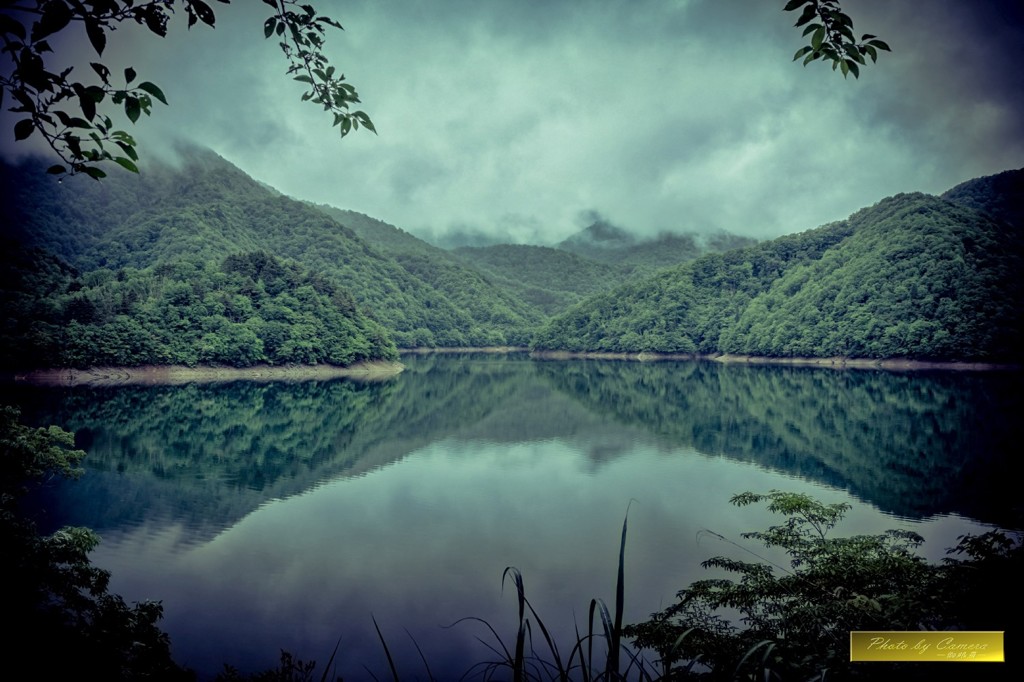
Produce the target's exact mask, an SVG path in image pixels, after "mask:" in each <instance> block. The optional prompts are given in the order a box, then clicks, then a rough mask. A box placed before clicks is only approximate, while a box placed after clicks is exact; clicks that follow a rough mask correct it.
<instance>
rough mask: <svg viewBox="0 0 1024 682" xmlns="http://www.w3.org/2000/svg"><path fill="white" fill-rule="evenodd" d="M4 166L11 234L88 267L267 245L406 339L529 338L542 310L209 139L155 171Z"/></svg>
mask: <svg viewBox="0 0 1024 682" xmlns="http://www.w3.org/2000/svg"><path fill="white" fill-rule="evenodd" d="M2 176H3V177H2V179H3V187H4V190H3V191H4V197H3V202H2V203H3V208H2V209H0V210H2V212H3V213H2V219H3V225H4V229H5V237H8V238H11V239H14V240H16V241H19V242H20V243H21V244H23V245H24V246H25V247H28V248H32V247H34V248H41V249H43V250H45V251H47V252H49V253H52V254H55V255H57V256H59V257H60V258H62V259H63V260H64V261H66V262H67V263H69V264H70V265H71V266H73V267H75V268H77V269H78V270H80V271H83V272H88V271H91V270H94V269H97V268H106V269H109V270H111V271H113V272H117V271H119V270H121V269H123V268H136V269H143V268H148V267H151V266H154V265H160V264H168V263H174V262H176V261H177V260H179V259H183V258H184V259H190V258H194V257H196V256H197V255H198V256H199V257H200V258H201V259H202V260H204V261H210V262H214V263H215V264H216V263H219V262H220V261H222V260H223V259H224V258H225V257H227V256H228V255H231V254H237V253H248V252H256V251H266V252H268V253H272V254H275V255H277V256H282V257H286V258H292V259H294V260H295V261H297V262H298V263H299V264H300V265H301V266H303V267H305V268H307V269H309V270H310V271H312V272H315V273H316V274H317V275H319V276H320V277H323V278H325V279H326V280H329V281H331V282H332V283H333V284H335V285H337V286H340V287H342V288H344V289H345V290H347V291H348V292H350V294H351V296H352V298H353V299H354V300H355V302H356V303H357V304H358V306H359V308H360V309H361V310H362V311H363V312H365V313H367V314H368V315H370V317H371V318H373V319H375V320H377V321H378V322H380V323H381V324H382V325H383V326H384V327H386V328H387V329H388V330H389V331H390V333H391V335H392V336H393V338H394V340H395V341H396V342H397V343H398V344H399V345H400V346H457V345H485V344H504V343H519V344H523V343H525V342H526V341H527V339H528V338H529V334H530V333H531V331H532V327H533V326H534V325H535V324H536V322H537V321H538V320H539V317H538V316H537V315H536V314H535V313H531V311H530V310H529V308H528V307H526V306H524V305H520V304H516V302H515V301H512V300H511V299H509V297H508V296H506V295H505V294H504V292H501V291H499V290H498V289H497V288H496V287H494V286H493V285H491V284H490V283H489V282H487V281H486V279H485V278H483V277H480V276H479V275H477V274H476V273H468V272H465V271H463V270H464V269H463V268H462V265H461V263H458V262H455V261H450V262H446V263H439V264H435V263H433V262H429V263H426V264H424V263H423V262H421V260H420V259H416V258H409V259H407V260H406V262H405V263H404V264H402V263H399V262H397V261H396V260H395V259H394V258H392V257H391V256H389V255H386V254H385V253H384V252H383V251H382V250H381V249H378V248H375V247H374V246H372V245H371V244H369V243H367V242H366V241H365V240H363V239H361V238H360V237H359V236H358V235H356V233H355V232H353V231H352V230H350V229H348V228H346V227H344V226H343V225H341V224H339V223H338V222H337V221H336V220H334V219H332V218H330V217H328V216H326V215H325V214H324V213H323V212H322V211H320V210H318V209H316V208H314V207H312V206H310V205H307V204H305V203H302V202H298V201H295V200H292V199H289V198H288V197H285V196H282V195H280V194H278V193H276V192H274V191H272V190H269V189H268V188H266V187H265V186H264V185H262V184H260V183H258V182H256V181H255V180H253V179H252V178H250V177H249V176H247V175H246V174H245V173H243V172H242V171H240V170H239V169H237V168H235V167H234V166H232V165H231V164H229V163H228V162H226V161H224V160H223V159H221V158H220V157H218V156H217V155H215V154H214V153H213V152H210V151H207V150H199V149H188V150H186V151H183V152H182V157H181V160H180V162H179V165H177V166H170V165H165V166H154V167H152V168H150V169H148V170H147V172H146V173H145V174H144V175H143V176H136V175H132V174H129V173H112V174H111V176H110V177H108V178H106V179H105V180H104V181H103V182H94V181H91V180H90V179H88V178H84V177H73V178H66V179H65V180H64V181H63V182H62V183H60V184H58V183H57V182H56V180H55V179H54V178H53V177H52V176H47V175H45V173H44V172H43V171H42V167H41V166H38V165H37V164H32V163H29V164H24V165H22V166H20V167H10V166H4V167H3V168H2ZM441 253H443V252H441ZM449 258H450V257H449Z"/></svg>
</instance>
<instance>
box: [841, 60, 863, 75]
mask: <svg viewBox="0 0 1024 682" xmlns="http://www.w3.org/2000/svg"><path fill="white" fill-rule="evenodd" d="M843 63H844V64H845V65H846V68H847V70H848V71H849V72H850V73H852V74H853V77H854V78H860V67H859V66H857V62H855V61H853V60H852V59H847V60H846V61H845V62H843Z"/></svg>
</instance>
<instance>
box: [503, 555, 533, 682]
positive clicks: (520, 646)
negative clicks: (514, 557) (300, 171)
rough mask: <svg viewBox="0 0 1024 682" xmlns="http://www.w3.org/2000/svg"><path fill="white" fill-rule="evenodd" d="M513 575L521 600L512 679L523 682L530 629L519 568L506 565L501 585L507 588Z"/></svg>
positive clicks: (517, 594)
mask: <svg viewBox="0 0 1024 682" xmlns="http://www.w3.org/2000/svg"><path fill="white" fill-rule="evenodd" d="M509 575H511V576H512V582H513V583H515V586H516V598H517V599H518V602H519V629H518V631H517V632H516V655H515V658H514V659H513V661H512V679H513V681H514V682H523V681H524V679H525V677H524V674H525V666H524V662H525V658H526V631H527V630H528V629H529V621H528V620H526V590H525V589H524V588H523V575H522V573H520V572H519V569H518V568H515V567H514V566H506V567H505V572H504V573H502V574H501V587H502V590H504V589H505V578H507V577H508V576H509Z"/></svg>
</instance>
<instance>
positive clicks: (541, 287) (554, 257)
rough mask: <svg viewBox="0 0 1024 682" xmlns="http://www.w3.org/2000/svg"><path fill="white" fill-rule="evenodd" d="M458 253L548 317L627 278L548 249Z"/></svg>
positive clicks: (465, 249)
mask: <svg viewBox="0 0 1024 682" xmlns="http://www.w3.org/2000/svg"><path fill="white" fill-rule="evenodd" d="M455 254H456V255H457V256H458V257H460V258H462V259H464V260H465V261H466V262H467V263H470V264H471V265H473V266H474V267H476V268H478V269H479V270H481V271H483V272H485V273H487V276H488V277H489V278H490V279H491V280H492V281H494V282H495V283H497V284H498V285H499V286H501V287H502V288H503V289H506V290H508V291H511V292H514V293H515V294H516V296H518V297H519V298H520V299H522V300H524V301H526V302H527V303H529V304H530V305H532V306H535V307H536V308H538V309H539V310H541V311H542V312H543V313H544V314H545V315H553V314H557V313H560V312H562V311H564V310H565V309H566V308H568V307H569V306H571V305H573V304H575V303H579V302H580V301H582V300H583V299H584V298H585V297H586V296H589V295H590V294H594V293H597V292H599V291H603V290H605V289H607V288H609V287H610V286H613V284H614V283H615V282H619V281H622V280H623V279H625V275H624V273H623V271H622V269H621V268H618V267H615V266H613V265H609V264H607V263H601V262H598V261H595V260H591V259H589V258H584V257H582V256H577V255H576V254H573V253H569V252H566V251H562V250H559V249H553V248H550V247H547V246H529V245H526V244H501V245H497V246H463V247H460V248H458V249H456V250H455Z"/></svg>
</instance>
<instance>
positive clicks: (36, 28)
mask: <svg viewBox="0 0 1024 682" xmlns="http://www.w3.org/2000/svg"><path fill="white" fill-rule="evenodd" d="M72 17H73V15H72V13H71V8H69V7H68V6H67V5H65V4H64V3H63V2H48V3H46V4H45V5H43V14H42V16H41V17H39V21H37V22H36V23H34V24H33V25H32V42H38V41H39V40H42V39H43V38H45V37H46V36H48V35H52V34H54V33H56V32H57V31H60V30H61V29H63V28H64V27H65V26H67V25H68V24H69V23H70V22H71V19H72Z"/></svg>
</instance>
